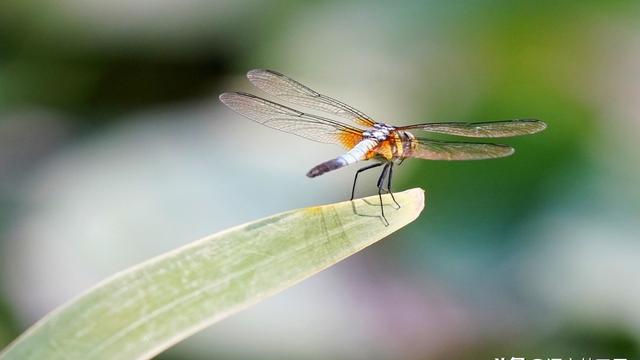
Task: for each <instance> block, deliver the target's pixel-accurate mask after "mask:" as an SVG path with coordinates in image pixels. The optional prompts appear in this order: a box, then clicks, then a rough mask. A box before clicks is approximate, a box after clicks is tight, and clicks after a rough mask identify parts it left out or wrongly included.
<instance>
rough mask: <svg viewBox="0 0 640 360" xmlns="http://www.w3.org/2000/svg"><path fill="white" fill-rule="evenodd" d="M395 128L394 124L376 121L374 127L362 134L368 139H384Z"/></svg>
mask: <svg viewBox="0 0 640 360" xmlns="http://www.w3.org/2000/svg"><path fill="white" fill-rule="evenodd" d="M393 130H395V128H394V127H393V126H390V125H387V124H383V123H375V124H373V129H372V130H366V131H363V132H362V136H364V137H365V138H367V139H375V140H378V141H384V140H386V139H387V138H388V137H389V134H390V133H391V131H393Z"/></svg>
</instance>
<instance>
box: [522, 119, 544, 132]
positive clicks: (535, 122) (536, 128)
mask: <svg viewBox="0 0 640 360" xmlns="http://www.w3.org/2000/svg"><path fill="white" fill-rule="evenodd" d="M518 121H521V122H526V123H529V124H531V125H532V126H533V127H532V128H531V130H532V131H531V134H535V133H539V132H540V131H542V130H544V129H546V128H547V123H546V122H544V121H542V120H539V119H520V120H518Z"/></svg>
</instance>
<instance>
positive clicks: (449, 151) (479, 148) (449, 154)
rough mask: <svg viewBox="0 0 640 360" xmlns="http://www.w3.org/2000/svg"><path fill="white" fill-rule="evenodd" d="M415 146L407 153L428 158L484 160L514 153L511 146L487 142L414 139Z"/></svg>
mask: <svg viewBox="0 0 640 360" xmlns="http://www.w3.org/2000/svg"><path fill="white" fill-rule="evenodd" d="M414 144H415V146H414V148H413V149H412V150H411V151H410V152H409V153H408V154H407V155H405V156H406V157H413V158H419V159H427V160H483V159H494V158H500V157H504V156H509V155H511V154H513V153H514V151H515V150H514V149H513V148H512V147H511V146H507V145H499V144H485V143H467V142H453V141H436V140H428V139H416V140H414Z"/></svg>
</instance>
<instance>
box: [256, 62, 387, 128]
mask: <svg viewBox="0 0 640 360" xmlns="http://www.w3.org/2000/svg"><path fill="white" fill-rule="evenodd" d="M247 77H248V78H249V81H251V83H252V84H253V85H255V86H256V87H257V88H259V89H260V90H262V91H264V92H266V93H269V94H271V95H274V96H277V97H279V98H281V99H283V100H286V101H288V102H290V103H292V104H296V105H300V106H304V107H306V108H309V109H314V110H319V111H323V112H325V113H328V114H331V115H336V116H340V117H342V118H345V119H349V120H351V121H353V122H355V123H357V124H360V125H363V126H373V124H374V123H375V121H373V120H372V119H371V118H370V117H369V116H367V115H366V114H365V113H363V112H362V111H360V110H358V109H355V108H353V107H351V106H349V105H347V104H345V103H343V102H341V101H338V100H336V99H332V98H330V97H328V96H325V95H322V94H320V93H318V92H316V91H314V90H312V89H310V88H308V87H306V86H304V85H302V84H301V83H299V82H297V81H295V80H293V79H291V78H289V77H287V76H285V75H282V74H280V73H278V72H276V71H272V70H264V69H255V70H251V71H249V72H248V73H247Z"/></svg>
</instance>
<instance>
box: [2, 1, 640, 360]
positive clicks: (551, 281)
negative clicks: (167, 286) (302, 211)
mask: <svg viewBox="0 0 640 360" xmlns="http://www.w3.org/2000/svg"><path fill="white" fill-rule="evenodd" d="M639 64H640V3H639V2H637V1H610V2H603V1H580V2H579V1H506V0H505V1H466V2H462V1H456V2H444V1H440V2H436V1H414V2H391V1H388V2H383V1H379V2H378V1H361V2H351V1H350V2H345V1H329V2H302V1H300V2H289V1H272V2H269V1H232V0H226V1H207V0H181V1H178V0H135V1H130V0H113V1H106V0H60V1H45V0H27V1H20V0H3V1H2V2H0V347H3V346H4V345H6V344H7V343H8V342H10V341H11V340H12V339H13V338H15V337H16V336H17V335H18V334H19V333H20V332H22V331H23V330H25V329H26V328H27V327H28V326H30V325H31V324H33V322H35V321H36V320H37V319H39V318H40V317H42V316H43V315H44V314H46V313H47V312H49V311H51V310H52V309H54V308H56V307H57V306H59V305H60V304H62V303H64V302H66V301H68V300H69V299H71V298H73V297H74V296H76V295H78V294H79V293H81V292H82V291H83V290H85V289H87V288H88V287H90V286H92V285H93V284H95V283H96V282H98V281H100V280H101V279H103V278H105V277H107V276H108V275H110V274H112V273H114V272H116V271H118V270H122V269H124V268H126V267H128V266H131V265H133V264H135V263H138V262H140V261H142V260H144V259H147V258H149V257H151V256H154V255H157V254H160V253H162V252H164V251H167V250H169V249H172V248H175V247H177V246H180V245H182V244H185V243H188V242H189V241H192V240H194V239H197V238H199V237H201V236H204V235H207V234H209V233H212V232H215V231H218V230H221V229H224V228H226V227H229V226H232V225H236V224H239V223H242V222H245V221H249V220H252V219H255V218H258V217H261V216H266V215H269V214H272V213H275V212H280V211H284V210H287V209H291V208H297V207H304V206H310V205H314V204H320V203H329V202H334V201H340V200H345V199H347V198H348V195H349V190H350V183H351V180H352V176H353V173H354V172H355V170H356V168H355V167H354V168H350V169H343V170H340V171H336V172H333V173H330V174H327V175H325V176H322V177H320V178H317V179H308V178H307V177H305V176H304V174H305V173H306V171H307V170H309V169H310V168H311V167H312V166H314V165H316V164H318V163H320V162H322V161H324V160H327V159H329V158H331V157H333V156H336V155H338V154H340V152H341V150H340V149H339V148H336V147H332V146H328V145H323V144H317V143H313V142H309V141H306V140H304V139H300V138H298V137H295V136H291V135H288V134H282V133H278V132H276V131H273V130H271V129H268V128H264V127H260V126H259V125H256V124H254V123H252V122H250V121H248V120H246V119H244V118H242V117H240V116H238V115H236V114H235V113H232V112H231V111H229V110H228V109H226V108H224V107H223V106H221V105H220V104H219V102H218V100H217V95H218V94H219V93H220V92H223V91H227V90H244V91H252V92H254V93H258V94H259V91H258V90H255V89H251V88H250V86H249V83H248V81H247V80H246V79H245V78H244V74H245V72H246V71H248V70H250V69H252V68H271V69H274V70H277V71H280V72H283V73H285V74H287V75H289V76H291V77H293V78H294V79H297V80H299V81H301V82H303V83H304V84H307V85H309V86H311V87H312V88H314V89H316V90H318V91H321V92H323V93H326V94H328V95H330V96H333V97H336V98H338V99H340V100H343V101H345V102H347V103H349V104H351V105H353V106H355V107H357V108H359V109H361V110H363V111H364V112H366V113H367V114H370V115H372V116H373V117H374V118H376V119H378V120H379V121H383V122H388V123H392V124H397V125H403V124H411V123H419V122H429V121H434V122H437V121H488V120H496V119H508V118H523V117H535V118H540V119H543V120H545V121H546V122H547V123H548V124H549V128H548V129H547V130H546V131H545V132H543V133H541V134H538V135H535V136H529V137H524V138H517V139H507V140H505V142H507V143H509V144H511V145H514V146H515V147H516V148H517V152H516V154H515V155H514V156H512V157H509V158H505V159H499V160H492V161H480V162H451V163H449V162H428V161H417V160H414V161H407V162H405V163H404V164H403V165H402V166H401V167H400V168H397V171H396V172H395V188H396V190H401V189H406V188H411V187H418V186H419V187H422V188H424V189H426V191H427V201H428V204H427V207H426V209H425V211H424V213H423V214H422V216H421V218H420V219H418V220H417V221H416V222H415V223H414V224H412V225H410V226H409V227H407V228H406V229H404V230H403V231H401V232H399V233H397V234H395V235H394V236H392V237H390V238H388V239H386V240H385V241H383V242H381V243H379V244H377V245H375V246H373V247H371V248H368V249H366V250H365V251H363V252H362V253H360V254H358V255H356V256H354V257H352V258H350V259H348V260H346V261H344V262H342V263H340V264H339V265H338V266H335V267H333V268H332V269H330V270H327V271H325V272H323V273H321V274H319V275H318V276H315V277H313V278H311V279H309V280H308V281H306V282H304V283H303V284H301V285H299V286H296V287H295V288H293V289H290V290H288V291H286V292H284V293H282V294H279V295H278V296H276V297H274V298H272V299H269V300H267V301H265V302H263V303H261V304H259V305H257V306H255V307H253V308H251V309H249V310H248V311H246V312H243V313H241V314H239V315H237V316H234V317H232V318H230V319H227V320H225V321H223V322H222V323H220V324H217V325H216V326H214V327H213V328H211V329H208V330H206V331H203V332H202V333H199V334H198V335H196V336H194V337H192V338H189V339H188V340H186V341H184V342H182V343H180V344H179V345H177V346H176V347H174V348H173V349H171V350H170V351H168V352H166V353H164V354H162V355H161V356H160V358H162V359H209V358H217V359H283V358H286V359H326V358H334V357H335V358H341V359H434V358H442V359H445V358H446V359H493V358H495V357H506V358H510V357H512V356H514V357H517V356H521V357H527V358H533V357H539V358H547V357H564V358H568V357H569V356H572V357H573V358H581V357H589V356H591V357H594V358H595V357H604V358H614V357H627V358H629V359H631V358H637V357H638V356H639V355H640V286H639V285H640V281H639V280H640V191H639V189H638V184H639V183H640V158H639V157H638V149H637V142H638V136H639V135H640V65H639ZM375 177H376V174H369V175H368V176H367V175H365V176H363V177H362V180H361V182H360V184H361V185H360V188H359V189H360V190H359V191H360V195H368V194H373V193H374V190H375V188H374V185H375Z"/></svg>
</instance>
